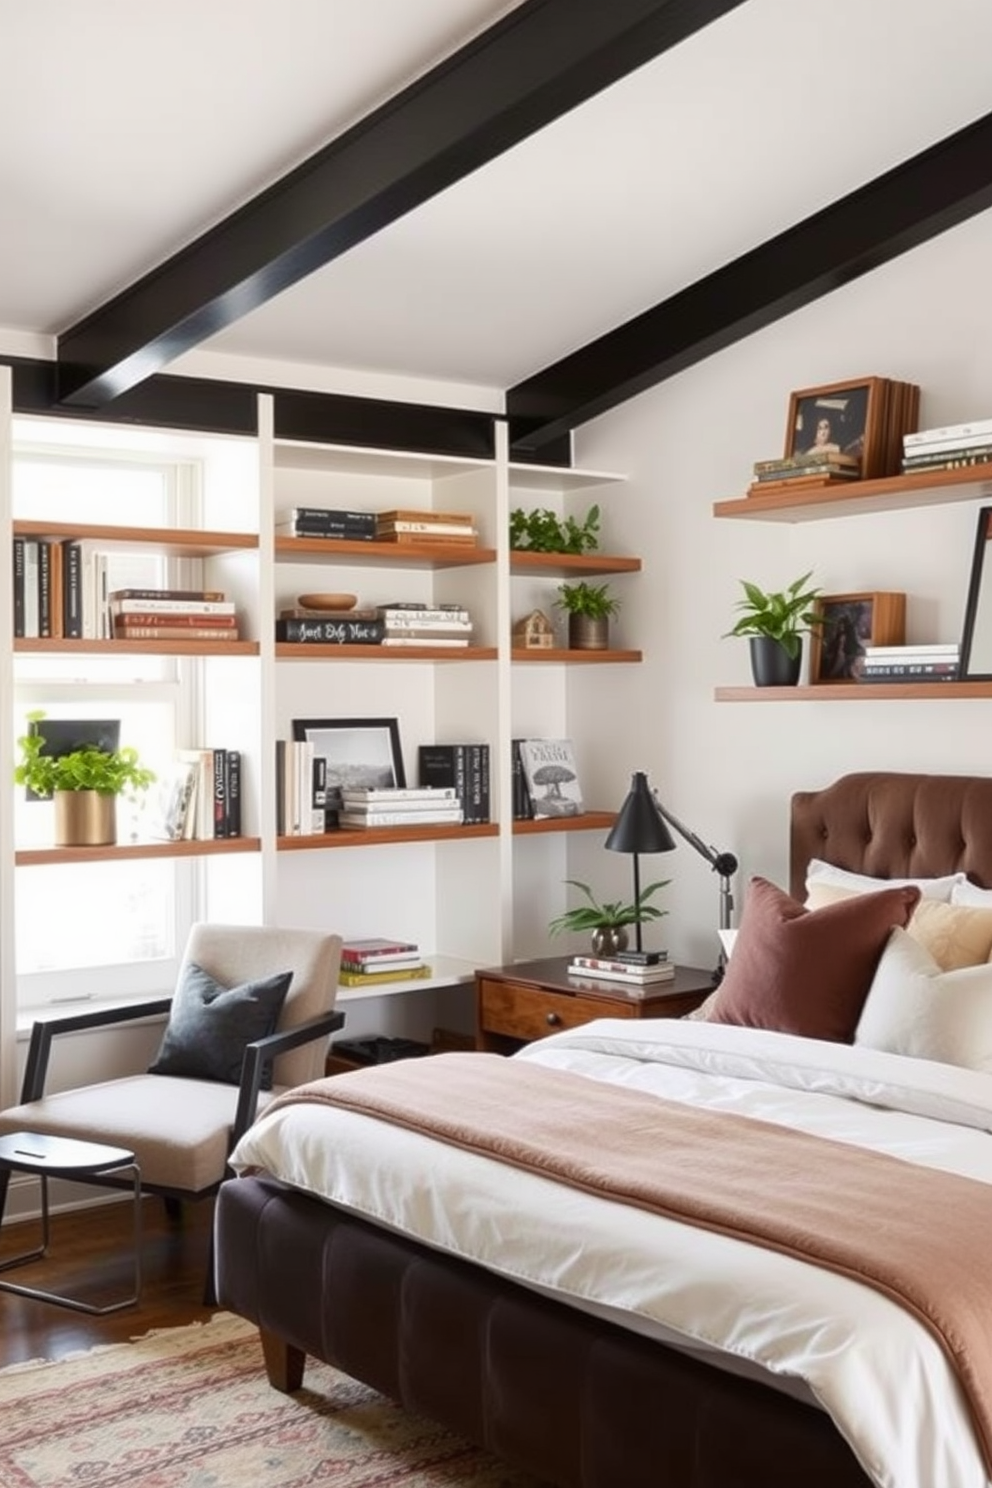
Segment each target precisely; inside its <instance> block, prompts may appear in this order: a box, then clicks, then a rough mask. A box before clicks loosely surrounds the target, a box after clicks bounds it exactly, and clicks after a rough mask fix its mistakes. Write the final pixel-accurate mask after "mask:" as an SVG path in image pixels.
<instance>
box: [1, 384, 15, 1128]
mask: <svg viewBox="0 0 992 1488" xmlns="http://www.w3.org/2000/svg"><path fill="white" fill-rule="evenodd" d="M12 421H13V381H12V376H11V371H10V368H9V367H0V544H2V546H3V551H4V553H5V554H6V555H7V556H6V557H5V559H4V562H5V563H6V564H7V565H8V568H7V573H8V575H9V574H10V567H9V564H10V561H11V560H10V553H11V543H12V541H13V520H12V509H13V496H12V490H11V486H12V481H13V457H12V448H11V446H12V441H13V433H12ZM2 593H3V594H4V595H5V596H6V598H5V599H4V602H3V603H2V604H0V698H5V699H8V700H9V699H10V698H12V697H13V695H14V615H13V609H14V607H13V604H12V603H11V597H10V595H11V591H10V587H9V584H6V585H4V586H3V589H2ZM6 717H7V722H6V723H5V726H4V727H3V729H0V780H2V785H0V789H2V790H3V791H4V792H5V796H4V799H5V800H6V802H7V805H6V808H5V809H4V810H3V811H0V926H2V927H3V931H2V933H0V1101H2V1103H3V1105H4V1106H8V1105H12V1104H13V1103H14V1102H15V1101H16V1099H17V1094H18V1092H17V1088H16V1085H17V1040H16V1038H15V1029H16V1027H17V964H16V955H15V946H14V936H13V933H12V927H13V924H14V813H13V811H12V810H11V796H12V792H13V784H12V780H11V777H12V775H13V770H14V744H13V737H12V732H11V728H10V723H9V711H7V713H6Z"/></svg>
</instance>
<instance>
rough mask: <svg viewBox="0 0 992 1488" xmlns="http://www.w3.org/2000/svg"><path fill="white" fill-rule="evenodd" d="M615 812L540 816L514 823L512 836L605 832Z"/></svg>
mask: <svg viewBox="0 0 992 1488" xmlns="http://www.w3.org/2000/svg"><path fill="white" fill-rule="evenodd" d="M616 819H617V815H616V812H615V811H584V812H583V813H582V815H581V816H542V817H539V818H537V819H536V820H532V821H515V822H514V823H513V833H514V836H518V835H519V836H522V837H529V836H531V835H535V834H542V833H545V832H600V831H602V832H606V831H609V829H610V827H612V825H613V823H614V822H615V821H616Z"/></svg>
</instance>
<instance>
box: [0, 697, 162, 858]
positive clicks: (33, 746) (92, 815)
mask: <svg viewBox="0 0 992 1488" xmlns="http://www.w3.org/2000/svg"><path fill="white" fill-rule="evenodd" d="M43 717H44V714H43V713H29V714H28V725H29V727H28V732H27V733H26V734H22V736H21V737H20V738H19V739H18V741H17V747H18V749H19V751H20V757H19V761H18V763H17V765H16V766H15V768H14V783H15V784H16V785H23V786H26V787H27V788H28V790H30V791H33V792H34V794H35V795H36V796H41V797H42V798H43V799H46V800H47V799H48V798H51V799H52V800H53V801H54V803H55V844H56V846H57V847H84V846H85V847H94V846H105V845H108V844H112V843H114V842H116V841H117V812H116V806H117V797H118V796H121V795H127V796H130V797H131V798H132V799H133V798H135V797H136V796H137V794H138V792H139V791H144V790H147V789H148V787H149V785H151V783H152V781H153V780H154V779H155V775H154V773H153V772H152V771H151V770H149V769H146V767H145V766H144V765H142V764H141V763H140V762H139V759H138V752H137V750H136V749H132V748H131V747H129V746H127V745H123V746H121V747H120V748H118V749H114V750H105V749H100V748H99V747H98V746H97V745H95V744H85V745H82V746H81V747H80V748H79V749H73V750H70V751H68V752H67V753H65V754H46V753H45V736H44V733H43V732H42V731H41V730H40V729H39V728H38V723H39V721H40V720H41V719H42V718H43Z"/></svg>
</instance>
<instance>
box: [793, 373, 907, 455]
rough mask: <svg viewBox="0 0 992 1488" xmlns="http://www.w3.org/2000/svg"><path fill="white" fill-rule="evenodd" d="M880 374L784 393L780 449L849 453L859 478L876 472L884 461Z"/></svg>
mask: <svg viewBox="0 0 992 1488" xmlns="http://www.w3.org/2000/svg"><path fill="white" fill-rule="evenodd" d="M883 395H884V386H883V381H882V379H881V378H880V377H865V378H862V379H861V381H860V382H835V383H831V384H830V385H829V386H828V387H821V388H805V389H803V390H802V391H801V392H797V393H793V394H792V395H791V397H790V399H789V421H788V424H787V426H786V431H785V453H786V456H787V457H789V458H791V457H792V456H795V455H810V454H816V453H819V452H822V453H824V454H842V455H850V456H853V457H854V458H855V459H857V460H860V461H861V472H860V473H861V476H862V478H865V477H870V476H872V475H877V474H880V473H881V471H882V469H883V467H884V461H885V427H884V420H885V399H884V396H883Z"/></svg>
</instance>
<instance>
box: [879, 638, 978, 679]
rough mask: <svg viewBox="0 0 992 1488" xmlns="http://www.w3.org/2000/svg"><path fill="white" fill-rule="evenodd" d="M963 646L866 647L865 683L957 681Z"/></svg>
mask: <svg viewBox="0 0 992 1488" xmlns="http://www.w3.org/2000/svg"><path fill="white" fill-rule="evenodd" d="M960 667H961V648H960V646H959V645H958V644H957V642H956V641H948V642H946V643H943V642H933V643H932V644H930V645H918V646H866V647H865V654H864V660H863V664H862V667H861V670H860V672H859V674H858V676H859V680H860V681H862V682H956V681H957V679H958V673H959V671H960Z"/></svg>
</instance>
